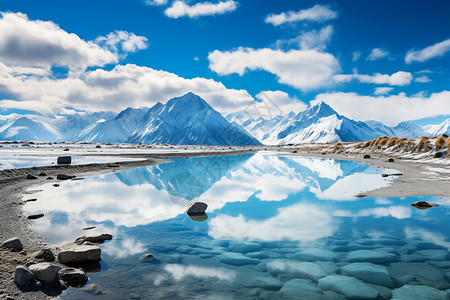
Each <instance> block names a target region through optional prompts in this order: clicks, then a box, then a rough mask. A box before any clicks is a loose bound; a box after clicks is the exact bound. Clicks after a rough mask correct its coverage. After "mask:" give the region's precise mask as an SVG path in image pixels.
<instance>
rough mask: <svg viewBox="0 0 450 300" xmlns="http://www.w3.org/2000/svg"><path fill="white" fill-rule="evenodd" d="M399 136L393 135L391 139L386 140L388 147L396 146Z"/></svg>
mask: <svg viewBox="0 0 450 300" xmlns="http://www.w3.org/2000/svg"><path fill="white" fill-rule="evenodd" d="M397 140H398V139H397V138H396V137H391V138H390V139H388V140H387V141H386V147H392V146H395V145H396V144H397Z"/></svg>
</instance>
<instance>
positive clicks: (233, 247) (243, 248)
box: [228, 242, 262, 253]
mask: <svg viewBox="0 0 450 300" xmlns="http://www.w3.org/2000/svg"><path fill="white" fill-rule="evenodd" d="M228 249H229V250H230V251H231V252H240V253H247V252H257V251H260V250H261V249H262V246H261V244H258V243H252V242H231V243H230V244H229V246H228Z"/></svg>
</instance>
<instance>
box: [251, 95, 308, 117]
mask: <svg viewBox="0 0 450 300" xmlns="http://www.w3.org/2000/svg"><path fill="white" fill-rule="evenodd" d="M256 98H257V99H259V100H261V102H259V103H261V106H265V105H266V102H267V101H270V102H272V103H274V104H275V105H276V106H277V107H278V108H279V110H280V111H281V112H282V114H287V113H288V112H290V111H293V112H295V113H298V112H300V111H304V110H305V109H306V108H307V107H308V106H307V105H306V104H305V103H304V102H302V101H300V100H299V99H297V98H296V97H293V98H291V97H289V94H288V93H286V92H283V91H262V92H260V93H259V94H258V95H256ZM256 103H258V102H256Z"/></svg>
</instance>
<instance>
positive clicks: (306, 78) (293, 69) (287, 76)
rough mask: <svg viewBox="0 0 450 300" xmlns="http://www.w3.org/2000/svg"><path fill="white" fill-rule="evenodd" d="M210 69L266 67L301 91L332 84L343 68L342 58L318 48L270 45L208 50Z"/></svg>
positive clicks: (238, 70) (240, 70) (231, 70)
mask: <svg viewBox="0 0 450 300" xmlns="http://www.w3.org/2000/svg"><path fill="white" fill-rule="evenodd" d="M208 59H209V68H210V69H211V70H213V71H215V72H216V73H218V74H219V75H229V74H233V73H237V74H239V75H241V76H242V75H243V74H244V73H245V72H247V71H254V70H265V71H267V72H270V73H272V74H275V75H276V76H277V77H278V81H279V82H280V83H284V84H288V85H290V86H293V87H295V88H298V89H300V90H312V89H315V88H319V87H324V86H327V85H329V83H330V79H331V77H332V76H333V75H334V74H335V73H336V72H337V71H339V70H340V65H339V61H338V60H337V59H336V58H335V57H334V56H333V55H331V54H329V53H322V52H318V51H316V50H290V51H287V52H285V51H282V50H273V49H269V48H263V49H252V48H242V47H240V48H238V49H237V50H234V51H224V52H222V51H218V50H215V51H214V52H211V53H209V55H208Z"/></svg>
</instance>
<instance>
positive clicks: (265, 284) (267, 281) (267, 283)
mask: <svg viewBox="0 0 450 300" xmlns="http://www.w3.org/2000/svg"><path fill="white" fill-rule="evenodd" d="M250 285H251V286H254V287H259V288H262V289H265V290H275V291H278V290H279V289H281V287H282V286H283V283H282V282H281V281H279V280H278V279H276V278H273V277H256V278H255V279H254V280H253V281H252V282H251V284H250Z"/></svg>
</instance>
